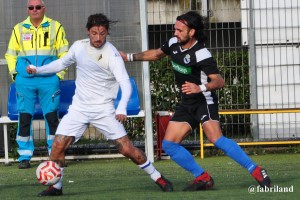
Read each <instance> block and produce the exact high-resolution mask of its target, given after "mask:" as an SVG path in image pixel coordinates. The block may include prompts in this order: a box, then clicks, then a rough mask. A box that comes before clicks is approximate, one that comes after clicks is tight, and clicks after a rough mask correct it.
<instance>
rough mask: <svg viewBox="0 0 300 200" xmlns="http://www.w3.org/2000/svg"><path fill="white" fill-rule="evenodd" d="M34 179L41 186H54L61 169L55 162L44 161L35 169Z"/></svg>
mask: <svg viewBox="0 0 300 200" xmlns="http://www.w3.org/2000/svg"><path fill="white" fill-rule="evenodd" d="M36 177H37V180H38V181H39V182H40V183H41V184H43V185H54V184H56V183H57V182H58V181H59V179H60V177H61V169H60V167H59V165H58V164H57V163H56V162H53V161H44V162H42V163H41V164H40V165H39V166H38V167H37V169H36Z"/></svg>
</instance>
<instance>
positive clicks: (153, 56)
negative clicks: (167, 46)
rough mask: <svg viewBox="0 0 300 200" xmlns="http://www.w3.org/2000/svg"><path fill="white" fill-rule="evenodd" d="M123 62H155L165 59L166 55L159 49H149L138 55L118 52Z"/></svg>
mask: <svg viewBox="0 0 300 200" xmlns="http://www.w3.org/2000/svg"><path fill="white" fill-rule="evenodd" d="M119 52H120V54H121V56H122V58H123V60H124V61H126V62H130V61H155V60H159V59H161V58H162V57H165V56H166V54H165V53H164V52H163V51H162V50H161V49H160V48H158V49H150V50H146V51H143V52H140V53H127V54H126V53H124V52H123V51H119Z"/></svg>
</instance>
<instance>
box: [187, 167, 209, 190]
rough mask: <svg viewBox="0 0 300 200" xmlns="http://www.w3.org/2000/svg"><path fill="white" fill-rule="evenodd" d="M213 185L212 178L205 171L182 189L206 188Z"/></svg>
mask: <svg viewBox="0 0 300 200" xmlns="http://www.w3.org/2000/svg"><path fill="white" fill-rule="evenodd" d="M213 186H214V180H213V178H212V177H211V176H210V175H209V174H208V173H207V172H204V173H203V174H202V175H201V176H198V177H197V178H196V179H195V180H194V181H193V182H192V183H191V184H189V185H188V186H187V187H186V188H184V189H183V191H197V190H208V189H211V188H213Z"/></svg>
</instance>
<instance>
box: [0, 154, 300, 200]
mask: <svg viewBox="0 0 300 200" xmlns="http://www.w3.org/2000/svg"><path fill="white" fill-rule="evenodd" d="M251 158H252V159H253V160H254V161H255V162H256V163H257V164H259V165H262V166H263V167H265V168H266V169H267V171H268V173H269V175H270V177H271V179H272V184H273V185H274V186H278V188H284V187H286V188H292V189H293V191H292V192H278V191H277V192H256V193H255V194H250V193H249V192H248V188H249V187H250V186H252V185H254V186H257V183H256V181H255V180H254V179H253V178H252V177H251V176H250V175H249V174H248V172H247V171H246V170H245V169H244V168H242V167H240V166H239V165H238V164H236V163H235V162H234V161H232V160H231V159H229V158H228V157H226V156H214V157H207V158H204V159H203V160H201V159H200V158H198V157H197V158H196V160H197V162H198V163H200V164H201V166H202V167H203V168H204V169H205V170H207V171H208V172H209V173H210V174H211V176H212V177H213V178H214V181H215V187H214V189H212V190H209V191H197V192H183V191H182V189H183V188H184V187H185V186H186V184H188V183H189V181H191V180H192V179H193V177H192V176H191V175H190V174H189V173H187V172H186V171H185V170H183V169H181V168H180V167H178V166H177V165H176V164H175V163H174V162H172V161H171V160H161V161H156V162H155V163H154V165H155V166H156V168H157V169H158V170H159V171H160V172H161V173H162V174H163V175H164V176H166V177H167V178H168V179H169V180H170V181H172V182H173V184H174V189H175V191H174V192H172V193H164V192H162V191H161V190H160V188H159V187H158V186H157V185H156V184H154V182H153V181H152V180H151V179H150V177H149V176H148V175H147V174H146V173H145V172H144V171H142V170H140V169H139V168H138V167H137V166H136V165H135V164H133V163H132V162H131V161H129V160H128V159H125V158H123V159H100V160H84V161H67V164H68V167H66V169H65V175H64V180H63V193H64V195H63V196H60V197H54V199H56V200H57V199H78V200H79V199H80V200H82V199H97V200H99V199H116V200H118V199H120V200H122V199H128V200H129V199H130V200H131V199H141V200H143V199H153V200H154V199H155V200H159V199H164V200H165V199H170V200H175V199H192V200H195V199H201V200H204V199H214V200H217V199H226V200H227V199H229V200H230V199H239V200H240V199H272V200H276V199H280V200H282V199H289V200H293V199H299V196H300V154H299V153H298V154H268V155H257V156H255V155H252V156H251ZM38 164H39V163H37V162H33V163H32V168H30V169H23V170H20V169H18V168H17V163H12V165H10V166H5V165H4V164H1V165H0V199H1V200H6V199H22V200H26V199H30V200H31V199H41V197H37V194H38V193H39V192H40V191H42V190H44V189H46V188H47V187H46V186H43V185H41V184H39V183H38V182H37V180H36V176H35V169H36V167H37V166H38ZM46 199H49V198H46Z"/></svg>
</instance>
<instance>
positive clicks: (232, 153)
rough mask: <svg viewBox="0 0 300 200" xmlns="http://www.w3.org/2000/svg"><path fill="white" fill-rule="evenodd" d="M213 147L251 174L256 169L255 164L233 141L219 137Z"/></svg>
mask: <svg viewBox="0 0 300 200" xmlns="http://www.w3.org/2000/svg"><path fill="white" fill-rule="evenodd" d="M215 146H216V147H218V148H219V149H221V150H222V151H224V153H225V154H226V155H227V156H229V157H230V158H231V159H233V160H234V161H235V162H237V163H239V164H240V165H241V166H243V167H245V168H246V169H247V170H248V172H249V173H250V174H251V173H252V172H253V170H254V169H255V167H256V164H255V163H254V162H253V161H252V160H251V159H250V157H249V156H248V155H247V154H246V153H245V152H244V151H243V150H242V148H241V147H240V146H239V145H238V144H237V143H236V142H234V141H233V140H230V139H228V138H226V137H224V136H221V137H220V138H219V139H218V140H217V141H216V143H215Z"/></svg>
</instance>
